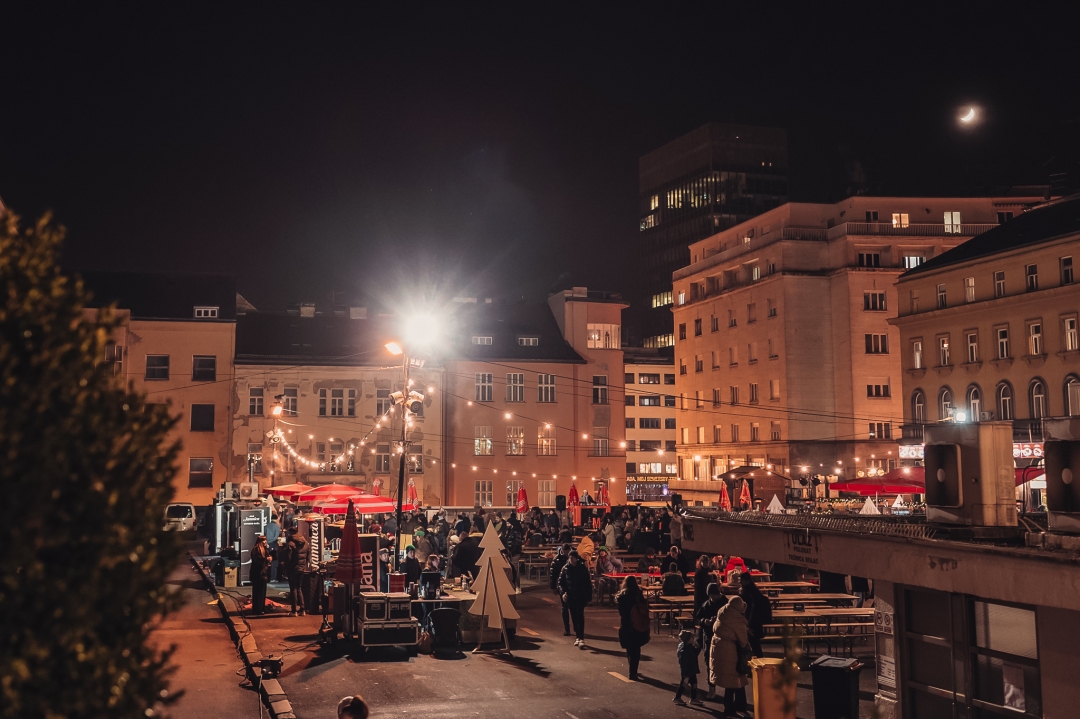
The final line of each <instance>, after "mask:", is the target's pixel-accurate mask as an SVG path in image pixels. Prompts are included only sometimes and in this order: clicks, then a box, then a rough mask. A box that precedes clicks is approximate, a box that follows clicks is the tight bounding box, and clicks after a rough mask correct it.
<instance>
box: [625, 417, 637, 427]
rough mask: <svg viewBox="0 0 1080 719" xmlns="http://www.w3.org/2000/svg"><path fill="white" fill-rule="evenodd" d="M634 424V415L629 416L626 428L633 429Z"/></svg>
mask: <svg viewBox="0 0 1080 719" xmlns="http://www.w3.org/2000/svg"><path fill="white" fill-rule="evenodd" d="M634 426H635V425H634V418H633V417H627V418H626V428H627V429H633V428H634Z"/></svg>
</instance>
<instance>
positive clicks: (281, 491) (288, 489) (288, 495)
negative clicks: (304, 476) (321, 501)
mask: <svg viewBox="0 0 1080 719" xmlns="http://www.w3.org/2000/svg"><path fill="white" fill-rule="evenodd" d="M309 489H311V487H309V486H308V485H306V484H304V483H303V482H297V483H296V484H285V485H282V486H280V487H270V488H269V489H267V490H266V493H267V494H271V495H273V496H275V497H281V498H282V499H293V498H295V497H296V495H298V494H302V493H304V492H306V491H308V490H309Z"/></svg>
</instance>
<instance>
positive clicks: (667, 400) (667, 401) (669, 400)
mask: <svg viewBox="0 0 1080 719" xmlns="http://www.w3.org/2000/svg"><path fill="white" fill-rule="evenodd" d="M664 406H665V407H674V406H675V395H673V394H665V395H664Z"/></svg>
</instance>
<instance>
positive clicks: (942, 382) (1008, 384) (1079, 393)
mask: <svg viewBox="0 0 1080 719" xmlns="http://www.w3.org/2000/svg"><path fill="white" fill-rule="evenodd" d="M1074 258H1076V260H1078V261H1080V199H1078V198H1076V197H1073V198H1066V199H1061V200H1056V201H1054V202H1049V203H1046V204H1044V205H1042V206H1039V207H1037V208H1035V209H1032V210H1031V211H1030V212H1027V213H1025V214H1022V215H1020V214H1019V213H1017V216H1016V217H1014V219H1012V220H1010V221H1009V222H1007V223H1005V224H1003V225H1001V226H1000V227H997V228H995V229H993V230H991V231H989V232H986V233H985V234H982V235H980V236H978V237H976V238H975V239H973V240H971V241H970V242H967V243H965V244H963V245H961V246H960V247H957V248H956V249H954V250H952V251H951V252H946V253H944V254H942V255H941V256H939V257H935V258H934V259H932V260H930V261H928V262H926V263H925V264H922V265H920V266H918V267H916V268H914V269H912V270H910V271H909V272H906V273H905V274H903V275H902V276H901V277H900V278H899V280H898V282H897V293H898V296H899V297H898V299H899V303H898V308H899V314H898V316H897V317H896V318H894V319H892V320H891V321H892V324H893V325H894V326H895V327H896V328H897V329H898V330H899V333H900V337H899V340H900V343H899V346H898V348H899V354H900V358H901V363H902V372H901V375H900V376H901V377H902V384H903V394H902V400H903V402H902V409H903V414H904V425H903V432H902V440H901V443H902V446H901V448H900V449H901V452H902V453H903V455H904V457H905V459H909V460H911V462H912V463H920V461H921V458H922V443H923V428H924V427H925V426H926V425H927V424H930V423H935V422H946V421H965V422H972V421H974V422H978V421H989V420H1009V421H1011V422H1012V423H1013V441H1014V455H1015V456H1016V458H1017V460H1019V461H1018V465H1019V466H1024V465H1025V464H1030V463H1031V462H1030V460H1037V459H1038V458H1039V457H1040V456H1041V446H1042V445H1041V443H1042V440H1043V435H1042V423H1043V421H1044V420H1046V419H1047V418H1051V417H1075V416H1080V339H1078V336H1080V335H1078V331H1080V330H1078V326H1077V322H1078V312H1080V286H1078V285H1077V284H1076V279H1075V278H1076V275H1075V270H1074V269H1073V262H1074Z"/></svg>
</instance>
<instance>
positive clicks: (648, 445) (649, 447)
mask: <svg viewBox="0 0 1080 719" xmlns="http://www.w3.org/2000/svg"><path fill="white" fill-rule="evenodd" d="M662 446H663V443H662V440H659V439H643V440H641V441H640V442H638V447H639V448H640V449H641V451H642V452H659V451H660V447H662Z"/></svg>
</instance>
